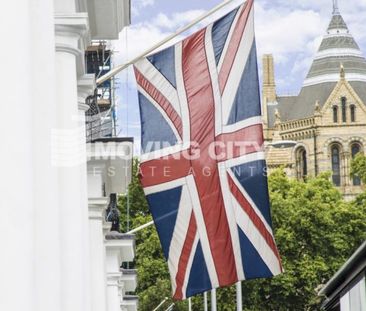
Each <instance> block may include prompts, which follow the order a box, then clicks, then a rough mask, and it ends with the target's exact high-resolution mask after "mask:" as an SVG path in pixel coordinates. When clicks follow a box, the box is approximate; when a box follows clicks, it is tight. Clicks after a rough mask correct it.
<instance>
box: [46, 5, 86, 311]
mask: <svg viewBox="0 0 366 311" xmlns="http://www.w3.org/2000/svg"><path fill="white" fill-rule="evenodd" d="M57 13H58V12H57ZM55 23H56V83H57V88H56V101H57V125H56V127H55V130H54V132H53V152H54V160H55V161H54V165H56V166H57V167H58V182H59V191H60V193H62V196H60V197H59V200H58V204H59V210H60V216H59V220H60V234H61V239H60V240H61V259H62V264H61V274H62V280H61V295H62V311H74V310H80V311H84V310H85V311H89V310H90V291H89V285H90V267H89V234H88V204H87V196H86V152H85V141H86V138H85V130H84V128H83V127H82V126H81V123H82V122H81V120H80V112H79V108H78V90H77V84H78V77H77V72H80V68H83V66H84V64H83V63H82V59H83V57H82V56H83V51H82V50H79V47H82V46H83V44H82V41H83V40H84V35H85V34H86V33H87V31H88V23H87V16H86V15H85V14H70V15H67V16H66V15H60V14H56V18H55ZM84 175H85V176H84Z"/></svg>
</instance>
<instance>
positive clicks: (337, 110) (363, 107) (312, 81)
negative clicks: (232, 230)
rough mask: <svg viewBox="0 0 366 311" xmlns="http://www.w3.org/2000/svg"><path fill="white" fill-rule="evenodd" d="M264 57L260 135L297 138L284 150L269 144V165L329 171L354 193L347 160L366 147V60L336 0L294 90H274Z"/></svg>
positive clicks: (300, 172)
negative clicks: (280, 93)
mask: <svg viewBox="0 0 366 311" xmlns="http://www.w3.org/2000/svg"><path fill="white" fill-rule="evenodd" d="M269 58H270V56H268V55H266V56H265V57H264V61H265V63H264V66H263V68H264V72H263V79H264V80H263V99H264V101H263V104H264V105H265V107H264V108H266V109H263V112H264V116H263V119H264V121H265V122H264V125H265V132H264V134H265V136H266V139H267V141H272V142H274V141H276V140H277V141H278V140H285V141H295V142H296V143H297V145H296V146H295V147H289V148H287V150H283V148H282V149H281V150H275V149H276V148H273V147H270V148H269V149H268V152H267V162H268V165H269V168H270V169H271V168H275V167H279V166H284V167H285V168H286V171H287V172H288V173H289V175H291V176H293V177H298V178H304V177H306V175H312V176H314V175H317V174H319V173H320V172H323V171H330V172H332V180H333V182H334V184H335V185H336V186H338V187H340V190H341V191H342V192H343V193H344V194H345V195H346V196H350V197H352V196H354V195H355V194H357V193H359V192H360V191H361V190H362V185H361V183H360V180H358V179H354V178H351V177H350V164H351V161H352V158H353V157H354V156H355V155H356V154H357V153H358V152H361V151H365V150H366V149H365V147H366V141H365V138H366V59H365V57H364V56H363V54H362V52H361V50H360V48H359V46H358V44H357V42H356V41H355V39H354V38H353V36H352V34H351V33H350V31H349V29H348V27H347V24H346V22H345V21H344V19H343V17H342V15H341V13H340V10H339V8H338V1H337V0H333V13H332V18H331V21H330V23H329V26H328V29H327V31H326V34H325V36H324V37H323V40H322V42H321V44H320V47H319V49H318V51H317V53H316V55H315V57H314V60H313V63H312V65H311V67H310V70H309V72H308V74H307V76H306V78H305V80H304V83H303V86H302V88H301V91H300V93H299V94H298V95H296V96H278V95H276V93H275V92H276V91H275V83H272V84H271V85H270V84H269V83H267V82H266V81H270V78H271V76H270V75H269V73H273V72H274V70H273V68H268V66H273V65H272V62H269V61H268V60H269ZM268 94H269V95H272V97H273V95H274V98H275V100H273V99H272V100H268V99H269V98H270V96H269V95H268ZM266 112H267V113H266ZM279 116H280V117H279ZM270 145H272V146H276V145H281V144H270ZM285 149H286V148H285Z"/></svg>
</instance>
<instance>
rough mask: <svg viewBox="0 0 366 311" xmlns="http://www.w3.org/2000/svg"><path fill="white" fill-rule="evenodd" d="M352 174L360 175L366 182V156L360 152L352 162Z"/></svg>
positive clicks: (365, 182) (354, 175)
mask: <svg viewBox="0 0 366 311" xmlns="http://www.w3.org/2000/svg"><path fill="white" fill-rule="evenodd" d="M351 175H352V176H353V177H359V178H360V179H361V180H362V182H363V183H364V184H366V156H365V155H364V154H363V153H359V154H357V155H356V157H355V158H354V159H353V161H352V164H351Z"/></svg>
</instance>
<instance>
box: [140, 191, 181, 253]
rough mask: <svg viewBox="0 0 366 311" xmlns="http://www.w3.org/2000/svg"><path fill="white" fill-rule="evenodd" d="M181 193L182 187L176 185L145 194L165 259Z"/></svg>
mask: <svg viewBox="0 0 366 311" xmlns="http://www.w3.org/2000/svg"><path fill="white" fill-rule="evenodd" d="M181 195H182V187H178V188H175V189H171V190H167V191H162V192H158V193H155V194H151V195H148V196H146V198H147V201H148V202H149V207H150V211H151V214H152V215H153V218H154V222H155V226H156V228H157V230H158V234H159V238H160V242H161V245H162V247H163V252H164V255H165V258H166V259H168V256H169V248H170V243H171V240H172V237H173V232H174V227H175V222H176V220H177V214H178V209H179V203H180V198H181Z"/></svg>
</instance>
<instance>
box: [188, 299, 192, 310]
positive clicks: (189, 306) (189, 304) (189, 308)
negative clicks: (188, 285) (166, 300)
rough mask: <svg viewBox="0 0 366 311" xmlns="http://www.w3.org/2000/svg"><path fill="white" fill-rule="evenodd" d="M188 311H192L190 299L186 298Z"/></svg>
mask: <svg viewBox="0 0 366 311" xmlns="http://www.w3.org/2000/svg"><path fill="white" fill-rule="evenodd" d="M188 311H192V298H188Z"/></svg>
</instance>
